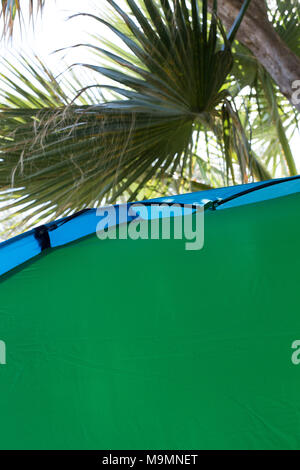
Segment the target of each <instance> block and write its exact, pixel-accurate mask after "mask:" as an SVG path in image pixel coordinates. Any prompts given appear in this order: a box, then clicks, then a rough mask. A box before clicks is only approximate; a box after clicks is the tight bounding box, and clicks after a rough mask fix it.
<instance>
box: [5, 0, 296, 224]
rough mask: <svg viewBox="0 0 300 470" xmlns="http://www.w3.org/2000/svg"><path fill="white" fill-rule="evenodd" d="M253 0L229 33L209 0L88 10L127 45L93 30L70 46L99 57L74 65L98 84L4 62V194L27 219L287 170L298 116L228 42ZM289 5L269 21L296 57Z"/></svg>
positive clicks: (23, 62)
mask: <svg viewBox="0 0 300 470" xmlns="http://www.w3.org/2000/svg"><path fill="white" fill-rule="evenodd" d="M250 1H251V0H245V1H244V3H243V5H242V8H241V10H240V13H239V14H238V16H237V18H236V21H235V23H234V25H233V28H232V29H231V30H230V32H229V33H228V34H226V33H225V30H224V28H223V26H222V23H221V22H220V20H219V18H218V14H217V13H218V12H217V1H216V0H215V1H214V2H213V5H212V11H211V13H210V12H209V5H208V2H207V1H205V0H203V1H202V2H201V4H200V2H198V1H197V0H191V1H190V2H187V1H185V0H181V1H179V0H174V1H173V2H169V1H168V0H160V1H158V0H157V1H156V0H144V1H143V2H142V1H141V0H139V1H137V0H136V1H134V0H127V1H126V3H127V7H126V8H125V7H124V8H123V7H122V8H121V7H120V6H118V4H116V3H115V2H114V1H113V0H107V3H108V4H109V5H110V7H111V9H112V11H113V12H114V14H115V16H114V19H112V16H110V21H109V22H108V21H107V20H105V19H104V18H102V17H97V16H95V15H89V16H91V17H93V19H94V20H95V21H97V22H99V23H100V24H101V25H105V26H106V27H108V28H110V30H111V31H113V33H114V34H116V36H117V37H118V38H119V39H121V40H122V41H123V43H124V46H125V47H124V48H120V47H119V46H117V45H116V44H114V43H111V42H109V41H107V40H103V39H102V40H101V41H100V40H99V38H95V37H94V38H93V42H92V43H91V44H85V45H83V44H78V45H75V46H74V47H83V46H85V47H88V48H90V49H92V50H94V51H95V52H96V54H97V57H98V59H99V58H100V60H101V61H100V64H99V65H98V64H97V65H93V64H77V66H78V65H80V66H81V67H84V68H86V69H88V70H92V71H93V72H94V73H96V74H98V75H99V81H98V80H97V82H96V83H92V84H89V83H88V84H86V85H85V84H81V83H78V80H77V81H76V74H75V73H74V71H72V72H70V73H69V75H68V74H66V75H65V77H64V79H63V81H62V82H60V83H58V81H57V80H56V79H55V77H54V76H53V74H52V73H51V71H50V70H49V69H48V68H47V67H46V66H45V65H44V64H43V63H41V62H40V61H38V60H37V63H36V64H33V63H32V62H30V61H28V60H27V59H26V58H24V57H23V58H21V59H20V67H18V68H16V67H14V68H13V65H12V64H11V63H6V65H7V67H6V71H5V73H3V74H1V76H2V81H3V82H4V84H5V89H9V90H10V91H7V92H5V93H4V97H3V106H2V108H3V109H2V112H1V122H2V126H1V129H0V145H1V152H2V156H1V158H2V159H3V161H2V163H0V186H1V188H2V189H3V192H2V196H1V194H0V197H2V199H3V201H9V202H8V207H11V208H13V209H14V210H15V211H16V212H17V213H21V214H23V216H24V214H26V219H23V224H24V222H26V223H30V224H32V223H36V222H37V221H38V220H39V219H38V217H50V218H54V217H58V216H60V215H66V214H68V213H70V212H71V211H74V210H80V209H82V208H84V207H87V206H93V205H96V204H99V203H101V202H103V201H109V202H114V201H116V200H120V198H125V199H126V200H128V199H129V200H134V199H137V198H142V197H150V196H152V195H155V194H164V193H165V192H166V191H172V190H173V191H176V192H179V191H182V190H185V191H186V190H187V191H188V190H190V189H192V190H195V189H199V190H201V189H204V188H207V187H214V186H217V185H221V184H231V183H232V184H236V183H239V182H247V181H249V180H254V179H256V180H263V179H267V178H270V177H271V176H272V174H274V173H275V171H276V169H277V168H278V165H281V169H282V174H290V175H292V174H295V173H296V172H297V170H296V165H295V162H294V159H293V156H292V152H291V149H290V146H289V140H288V137H287V135H289V134H290V133H291V132H292V131H294V129H295V128H296V125H297V123H298V116H297V114H296V113H295V112H294V111H293V110H292V108H291V106H290V104H289V102H288V101H287V100H286V98H284V97H283V95H282V94H281V93H280V91H279V88H278V86H277V85H276V84H275V82H274V80H273V79H272V77H271V76H270V74H269V73H268V72H267V71H266V70H265V68H263V66H262V65H261V64H260V63H259V62H258V61H257V60H256V59H255V57H254V56H253V54H252V53H251V52H250V51H249V50H248V49H246V48H245V46H243V45H242V44H241V43H239V42H237V41H234V40H235V35H236V33H237V31H238V28H239V26H240V24H241V21H242V19H243V16H244V14H245V12H246V10H247V7H248V6H249V3H250ZM277 2H278V5H279V6H280V5H281V6H282V2H281V1H280V0H277ZM15 3H18V2H15ZM40 3H41V4H43V3H44V2H40ZM290 3H292V4H293V8H291V10H290V12H292V13H293V15H291V14H289V11H288V10H289V9H288V8H285V9H281V11H280V14H279V16H278V14H277V16H276V15H275V16H274V17H273V24H274V27H275V28H276V29H277V31H278V33H279V34H281V36H282V37H283V38H284V37H285V38H286V40H289V41H290V43H291V46H293V47H294V46H295V47H294V49H295V51H296V53H297V54H299V50H298V45H297V44H299V37H300V36H299V29H296V28H295V25H296V24H297V25H299V5H298V3H297V1H296V0H292V2H290ZM200 6H201V8H200ZM295 7H296V8H297V14H298V17H297V15H296V17H295V15H294V12H295ZM295 18H296V19H295ZM297 22H298V23H297ZM291 31H293V34H292V33H291ZM297 41H298V42H297ZM299 56H300V54H299ZM104 58H105V60H106V61H107V60H108V61H110V63H111V64H112V65H111V66H109V67H108V66H103V65H102V64H103V59H104ZM24 69H25V71H24ZM74 70H76V69H74ZM101 77H106V79H109V83H107V82H106V83H105V84H103V85H102V83H101V80H102V78H101ZM75 90H76V91H75ZM105 90H107V91H108V94H107V93H106V94H105ZM245 90H246V91H247V92H246V93H245ZM249 90H250V92H249ZM237 102H238V105H239V110H237V104H236V103H237ZM262 131H263V132H262ZM251 144H252V145H251ZM258 144H260V145H258ZM261 144H263V145H261ZM260 147H261V148H263V150H264V154H262V153H261V152H260ZM24 227H25V225H24Z"/></svg>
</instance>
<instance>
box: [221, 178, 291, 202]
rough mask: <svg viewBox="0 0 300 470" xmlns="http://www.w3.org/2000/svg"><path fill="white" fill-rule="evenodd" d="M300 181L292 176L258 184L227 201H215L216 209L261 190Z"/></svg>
mask: <svg viewBox="0 0 300 470" xmlns="http://www.w3.org/2000/svg"><path fill="white" fill-rule="evenodd" d="M298 179H300V175H297V176H290V177H288V178H282V179H279V180H271V181H267V182H266V183H262V184H258V185H257V186H253V187H252V188H248V189H245V190H244V191H241V192H239V193H236V194H233V195H232V196H229V197H226V198H225V199H219V200H218V201H214V209H216V208H217V207H219V206H222V205H223V204H226V203H227V202H230V201H233V200H234V199H238V198H239V197H242V196H245V195H246V194H250V193H253V192H255V191H259V190H260V189H264V188H269V187H270V186H275V185H277V184H282V183H287V182H289V181H294V180H298Z"/></svg>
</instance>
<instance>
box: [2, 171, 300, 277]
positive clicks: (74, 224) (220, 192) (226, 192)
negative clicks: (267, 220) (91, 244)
mask: <svg viewBox="0 0 300 470" xmlns="http://www.w3.org/2000/svg"><path fill="white" fill-rule="evenodd" d="M298 192H300V175H298V176H294V177H289V178H279V179H275V180H269V181H263V182H259V183H249V184H243V185H238V186H229V187H224V188H217V189H212V190H208V191H200V192H195V193H189V194H182V195H178V196H169V197H162V198H157V199H152V200H149V201H147V203H148V204H149V203H150V202H153V203H166V204H182V205H183V204H184V205H200V206H205V205H207V207H211V206H212V205H213V206H214V208H215V209H216V210H226V209H228V208H232V207H237V206H241V205H245V204H253V203H257V202H261V201H265V200H268V199H274V198H279V197H283V196H287V195H290V194H294V193H298ZM140 202H145V201H140ZM128 206H129V204H125V207H128ZM113 207H114V208H115V209H117V213H118V210H119V209H120V208H121V207H122V205H117V206H113ZM123 207H124V205H123ZM191 210H196V209H190V211H191ZM133 219H134V217H133V218H132V219H131V220H133ZM99 220H100V218H99V215H97V210H96V209H87V210H84V211H81V212H79V213H77V214H74V215H72V216H70V217H65V218H63V219H59V220H57V221H54V222H50V223H48V224H46V225H45V226H43V227H42V230H40V232H39V229H33V230H30V231H28V232H26V233H24V234H21V235H18V236H17V237H14V238H11V239H9V240H7V241H5V242H2V243H0V276H1V275H2V274H5V273H7V272H8V271H10V270H12V269H14V268H15V267H17V266H19V265H21V264H22V263H24V262H26V261H28V260H30V259H31V258H34V257H35V256H37V255H38V254H40V253H41V251H42V249H43V244H42V243H41V238H39V237H38V236H37V233H46V236H47V237H49V239H48V241H47V243H48V245H46V246H51V247H53V248H55V247H59V246H63V245H66V244H67V243H70V242H72V241H75V240H78V239H80V238H82V237H85V236H87V235H91V234H93V233H96V231H97V225H98V223H99ZM128 221H130V219H128Z"/></svg>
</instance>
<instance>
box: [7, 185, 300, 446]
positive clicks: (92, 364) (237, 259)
mask: <svg viewBox="0 0 300 470" xmlns="http://www.w3.org/2000/svg"><path fill="white" fill-rule="evenodd" d="M174 203H175V204H176V207H177V208H178V207H179V208H181V207H182V208H183V209H182V213H181V215H178V214H177V215H174V214H175V213H174V214H173V213H167V211H166V212H164V211H165V210H166V209H165V208H166V207H169V206H170V205H171V204H174ZM145 206H146V207H147V211H148V212H147V214H148V213H150V216H149V218H150V219H151V217H152V216H151V214H152V212H151V211H149V209H150V208H151V209H152V206H153V207H160V206H162V207H163V208H164V209H163V210H162V211H161V212H160V214H159V216H158V219H159V220H160V221H161V220H162V219H163V218H164V217H166V218H167V219H168V218H169V220H170V221H171V219H173V221H174V219H175V217H179V218H180V220H181V222H184V221H185V219H186V218H188V217H192V218H193V217H195V215H197V214H198V213H199V212H201V208H203V210H204V212H203V220H204V243H203V247H202V248H201V249H198V250H189V249H185V243H184V240H182V239H179V238H178V237H176V236H175V235H174V234H175V231H174V230H173V229H172V230H171V231H170V237H169V239H164V238H163V237H162V236H159V237H158V238H156V239H151V238H148V239H145V238H138V239H131V238H127V239H122V238H120V237H118V236H116V237H115V239H113V238H108V237H107V238H106V239H104V238H105V237H103V239H101V240H99V237H98V236H97V235H96V230H97V224H98V223H99V216H98V215H97V213H96V210H94V209H90V210H86V211H82V212H81V213H79V214H74V215H72V216H69V217H66V218H64V219H60V220H58V221H56V222H51V223H49V224H46V225H44V226H42V227H39V228H37V229H33V230H31V231H29V232H27V233H25V234H22V235H20V236H17V237H15V238H13V239H10V240H8V241H6V242H4V243H2V244H0V273H1V277H0V448H1V449H123V450H125V449H183V450H185V449H299V448H300V393H299V392H300V364H299V363H300V349H299V348H300V308H299V280H300V274H299V269H300V218H299V209H300V177H292V178H284V179H279V180H272V181H267V182H262V183H253V184H252V183H251V184H247V185H240V186H235V187H229V188H221V189H215V190H211V191H203V192H199V193H193V194H186V195H179V196H170V197H169V198H161V199H157V200H153V201H150V202H149V201H148V202H147V203H146V205H145ZM121 207H122V206H116V208H115V209H116V211H117V213H118V214H120V209H121ZM109 210H110V209H108V212H109ZM149 218H148V219H147V217H146V218H144V219H143V220H144V223H146V224H148V225H149ZM134 219H135V217H134V216H133V217H132V221H134ZM107 220H109V222H108V223H107V225H110V226H111V229H112V230H115V234H118V233H119V232H118V230H120V229H121V226H124V221H122V220H121V218H120V215H118V217H117V219H115V222H114V223H113V222H112V219H107ZM178 220H179V219H178ZM129 223H130V221H128V220H127V221H126V223H125V225H126V226H128V224H129ZM192 223H193V220H192ZM104 232H107V228H106V229H105V230H104V231H103V232H102V233H104ZM107 233H109V232H107Z"/></svg>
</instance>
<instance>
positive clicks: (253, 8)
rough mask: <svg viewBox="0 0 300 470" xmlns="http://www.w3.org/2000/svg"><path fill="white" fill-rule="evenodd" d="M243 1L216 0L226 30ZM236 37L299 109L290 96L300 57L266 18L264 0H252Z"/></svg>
mask: <svg viewBox="0 0 300 470" xmlns="http://www.w3.org/2000/svg"><path fill="white" fill-rule="evenodd" d="M210 3H211V4H212V0H210ZM242 4H243V0H219V1H218V15H219V16H220V18H221V20H222V22H223V23H224V25H225V26H226V28H228V30H229V29H230V28H231V26H232V24H233V22H234V20H235V19H236V17H237V15H238V13H239V11H240V8H241V6H242ZM237 39H238V40H239V41H240V42H241V43H242V44H244V45H245V46H246V47H248V49H249V50H250V51H251V52H252V54H253V55H254V56H255V57H256V58H257V60H258V61H259V62H260V63H261V64H262V65H263V66H264V68H265V69H266V70H267V71H268V72H269V74H270V75H271V77H272V78H273V80H274V81H275V83H276V84H277V85H278V86H279V88H280V90H281V92H282V94H283V95H284V96H286V97H287V99H288V100H289V101H290V102H291V103H292V104H293V105H294V106H295V107H296V109H297V110H298V111H300V103H297V102H296V100H295V99H293V94H295V91H296V90H295V88H293V84H294V82H296V81H298V85H299V80H300V59H299V57H297V56H296V54H294V53H293V52H292V51H291V50H290V49H289V48H288V47H287V46H286V44H285V43H284V42H283V41H282V39H281V38H280V37H279V35H278V34H277V33H276V31H275V29H274V28H273V26H272V24H271V23H270V22H269V20H268V15H267V7H266V4H265V1H264V0H252V1H251V3H250V5H249V7H248V10H247V13H246V15H245V17H244V19H243V21H242V24H241V26H240V28H239V31H238V34H237ZM298 88H299V86H298ZM297 94H298V95H299V93H297Z"/></svg>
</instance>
